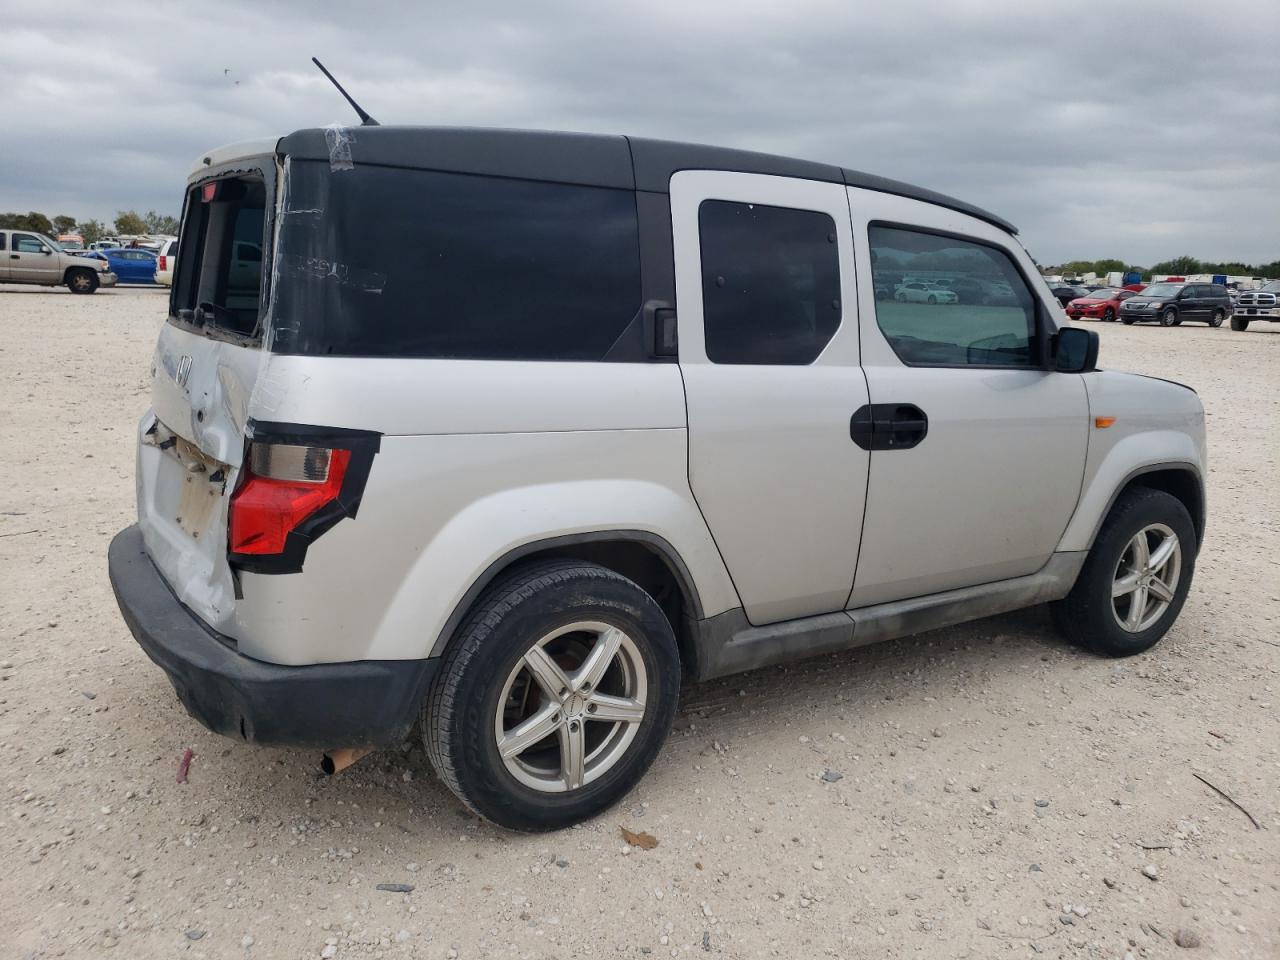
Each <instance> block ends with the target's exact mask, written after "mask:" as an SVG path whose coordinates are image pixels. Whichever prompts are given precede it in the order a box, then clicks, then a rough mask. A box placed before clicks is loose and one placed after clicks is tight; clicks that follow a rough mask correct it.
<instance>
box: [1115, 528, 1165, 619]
mask: <svg viewBox="0 0 1280 960" xmlns="http://www.w3.org/2000/svg"><path fill="white" fill-rule="evenodd" d="M1181 576H1182V545H1181V544H1180V543H1179V542H1178V535H1177V534H1176V533H1174V532H1173V530H1172V529H1170V528H1169V527H1167V526H1166V525H1165V524H1163V523H1153V524H1150V525H1148V526H1145V527H1143V528H1142V529H1141V530H1139V531H1138V532H1137V533H1135V534H1134V535H1133V538H1132V539H1131V540H1130V541H1129V543H1128V544H1127V545H1126V546H1125V548H1124V551H1123V552H1122V553H1121V554H1120V560H1119V562H1118V563H1117V564H1116V572H1115V576H1114V577H1113V578H1112V583H1111V609H1112V612H1113V613H1114V614H1115V618H1116V622H1117V623H1118V624H1120V626H1121V627H1122V628H1123V629H1125V630H1127V631H1128V632H1130V633H1141V632H1142V631H1143V630H1148V629H1150V628H1151V627H1152V626H1153V625H1154V624H1155V623H1156V621H1158V620H1159V619H1160V618H1161V617H1162V616H1164V612H1165V611H1166V610H1168V609H1169V604H1171V603H1173V598H1174V597H1175V596H1176V595H1177V592H1178V578H1179V577H1181Z"/></svg>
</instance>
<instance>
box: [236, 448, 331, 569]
mask: <svg viewBox="0 0 1280 960" xmlns="http://www.w3.org/2000/svg"><path fill="white" fill-rule="evenodd" d="M350 462H351V451H350V450H331V449H327V448H325V447H304V446H298V445H295V444H283V443H271V444H266V443H254V444H251V445H250V447H249V457H248V460H247V461H246V463H245V466H244V468H243V469H244V482H243V483H241V485H240V488H239V489H238V490H237V491H236V492H235V494H234V495H233V496H232V497H231V508H230V513H231V516H230V523H229V525H228V526H229V537H230V541H231V552H232V553H239V554H253V555H258V556H267V555H271V554H278V553H283V552H284V550H285V544H286V541H287V540H288V538H289V534H290V533H293V532H294V531H295V530H297V529H298V527H299V526H300V525H301V524H302V523H303V522H304V521H306V520H307V518H308V517H311V516H313V515H314V514H315V513H316V512H317V511H319V510H321V509H322V508H323V507H325V506H327V505H328V504H330V503H332V502H333V501H335V500H337V499H338V494H339V493H340V492H341V490H342V480H343V478H344V477H345V476H346V473H347V466H348V464H349V463H350Z"/></svg>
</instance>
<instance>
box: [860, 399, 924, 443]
mask: <svg viewBox="0 0 1280 960" xmlns="http://www.w3.org/2000/svg"><path fill="white" fill-rule="evenodd" d="M928 434H929V418H928V416H926V415H925V412H924V411H923V410H921V409H920V408H919V407H917V406H916V405H915V404H914V403H867V404H863V405H862V406H861V407H859V408H858V409H857V410H856V411H855V412H854V414H853V417H852V418H850V420H849V438H850V439H851V440H852V441H853V442H854V443H856V444H857V445H858V446H859V447H861V448H862V449H863V450H910V449H911V448H912V447H915V446H918V445H919V444H920V442H921V441H923V440H924V438H925V437H926V436H928Z"/></svg>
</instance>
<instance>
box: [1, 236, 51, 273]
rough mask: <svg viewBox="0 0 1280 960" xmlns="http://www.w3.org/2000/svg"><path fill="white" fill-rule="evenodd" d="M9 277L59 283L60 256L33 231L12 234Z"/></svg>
mask: <svg viewBox="0 0 1280 960" xmlns="http://www.w3.org/2000/svg"><path fill="white" fill-rule="evenodd" d="M10 241H11V243H10V246H11V248H12V249H11V250H10V252H9V277H10V278H11V279H13V280H23V281H26V282H35V283H57V282H58V279H59V268H58V258H57V257H55V256H54V255H53V250H52V249H50V247H49V246H48V245H47V244H46V243H45V242H44V241H43V240H41V239H40V238H39V237H37V236H36V235H35V234H31V233H16V232H15V233H12V234H10Z"/></svg>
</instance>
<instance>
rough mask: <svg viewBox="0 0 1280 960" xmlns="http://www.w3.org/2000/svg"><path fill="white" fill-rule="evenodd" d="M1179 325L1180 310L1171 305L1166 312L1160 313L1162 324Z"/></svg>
mask: <svg viewBox="0 0 1280 960" xmlns="http://www.w3.org/2000/svg"><path fill="white" fill-rule="evenodd" d="M1177 325H1178V311H1177V310H1175V309H1173V307H1170V308H1169V309H1168V310H1166V311H1165V312H1164V313H1162V314H1160V326H1162V327H1176V326H1177Z"/></svg>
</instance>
